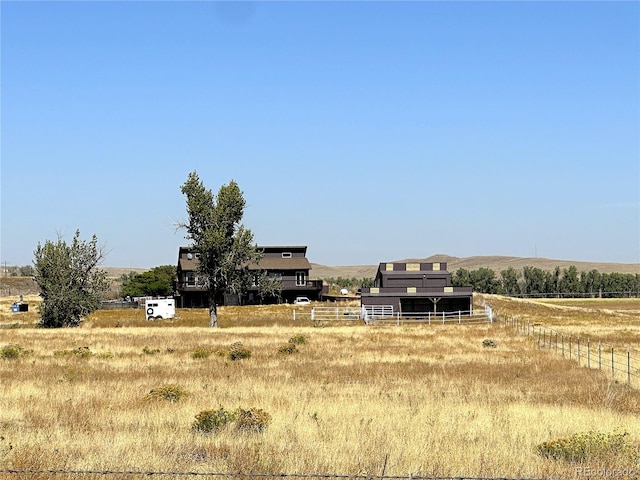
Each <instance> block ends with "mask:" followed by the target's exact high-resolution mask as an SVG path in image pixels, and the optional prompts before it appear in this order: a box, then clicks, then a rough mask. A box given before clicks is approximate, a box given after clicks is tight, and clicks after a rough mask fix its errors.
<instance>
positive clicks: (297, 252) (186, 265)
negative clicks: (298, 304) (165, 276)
mask: <svg viewBox="0 0 640 480" xmlns="http://www.w3.org/2000/svg"><path fill="white" fill-rule="evenodd" d="M257 249H258V251H260V252H261V253H262V255H263V257H262V259H261V260H260V261H259V262H258V263H256V264H252V265H249V270H251V271H252V272H253V273H254V279H255V280H254V282H253V285H251V286H250V287H249V289H248V290H247V292H246V293H245V294H244V296H243V297H242V298H241V299H238V298H237V296H231V295H225V296H224V297H223V298H219V299H217V302H218V303H219V304H221V305H224V304H238V303H244V304H254V303H260V301H261V299H260V297H259V291H260V288H259V285H258V279H259V276H260V273H263V272H264V273H265V274H266V275H267V276H268V277H271V278H275V279H277V280H279V281H280V283H281V285H282V290H281V292H280V298H279V299H278V298H271V299H266V300H267V301H272V302H273V301H278V300H279V301H282V302H287V303H292V302H293V301H294V300H295V299H296V297H308V298H309V299H310V300H320V299H321V298H322V294H323V282H322V280H311V279H310V276H309V274H310V271H311V264H310V263H309V260H307V258H306V254H307V247H306V246H258V247H257ZM198 257H199V255H198V252H196V251H195V250H194V249H193V248H192V247H180V249H179V252H178V267H177V279H178V280H177V283H176V289H175V297H176V305H177V306H178V307H179V308H190V307H206V306H207V290H206V288H205V287H204V285H203V283H202V282H201V281H200V279H199V278H198V271H197V270H198V263H199V259H198Z"/></svg>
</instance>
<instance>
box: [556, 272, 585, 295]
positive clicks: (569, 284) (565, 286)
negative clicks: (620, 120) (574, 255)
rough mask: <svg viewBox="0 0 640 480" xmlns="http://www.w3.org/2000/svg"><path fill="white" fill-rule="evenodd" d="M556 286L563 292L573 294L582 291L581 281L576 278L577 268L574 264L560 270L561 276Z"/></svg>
mask: <svg viewBox="0 0 640 480" xmlns="http://www.w3.org/2000/svg"><path fill="white" fill-rule="evenodd" d="M558 287H559V291H560V292H561V293H563V294H568V295H575V294H579V293H582V292H583V290H582V283H580V279H579V278H578V269H577V268H576V267H575V266H574V265H571V266H570V267H569V268H565V269H564V270H563V271H562V278H561V279H560V282H559V285H558Z"/></svg>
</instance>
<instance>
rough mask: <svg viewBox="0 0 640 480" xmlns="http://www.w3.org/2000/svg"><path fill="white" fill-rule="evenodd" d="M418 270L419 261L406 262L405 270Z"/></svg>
mask: <svg viewBox="0 0 640 480" xmlns="http://www.w3.org/2000/svg"><path fill="white" fill-rule="evenodd" d="M418 271H420V264H419V263H407V272H418Z"/></svg>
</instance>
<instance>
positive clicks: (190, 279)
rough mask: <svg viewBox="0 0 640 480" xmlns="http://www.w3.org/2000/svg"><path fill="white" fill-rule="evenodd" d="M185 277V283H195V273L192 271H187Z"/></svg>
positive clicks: (191, 284) (192, 284) (190, 284)
mask: <svg viewBox="0 0 640 480" xmlns="http://www.w3.org/2000/svg"><path fill="white" fill-rule="evenodd" d="M185 277H186V278H185V281H186V283H187V285H189V286H194V285H195V284H196V275H195V274H194V273H193V272H188V273H187V274H186V275H185Z"/></svg>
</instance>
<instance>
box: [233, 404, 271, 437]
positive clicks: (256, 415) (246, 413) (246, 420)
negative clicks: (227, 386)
mask: <svg viewBox="0 0 640 480" xmlns="http://www.w3.org/2000/svg"><path fill="white" fill-rule="evenodd" d="M235 415H236V430H239V431H241V432H247V433H251V432H255V433H262V432H263V431H264V429H265V428H267V426H268V425H269V423H271V415H269V414H268V413H267V412H265V411H264V410H262V409H260V408H250V409H249V410H244V409H242V408H239V409H238V410H236V413H235Z"/></svg>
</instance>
